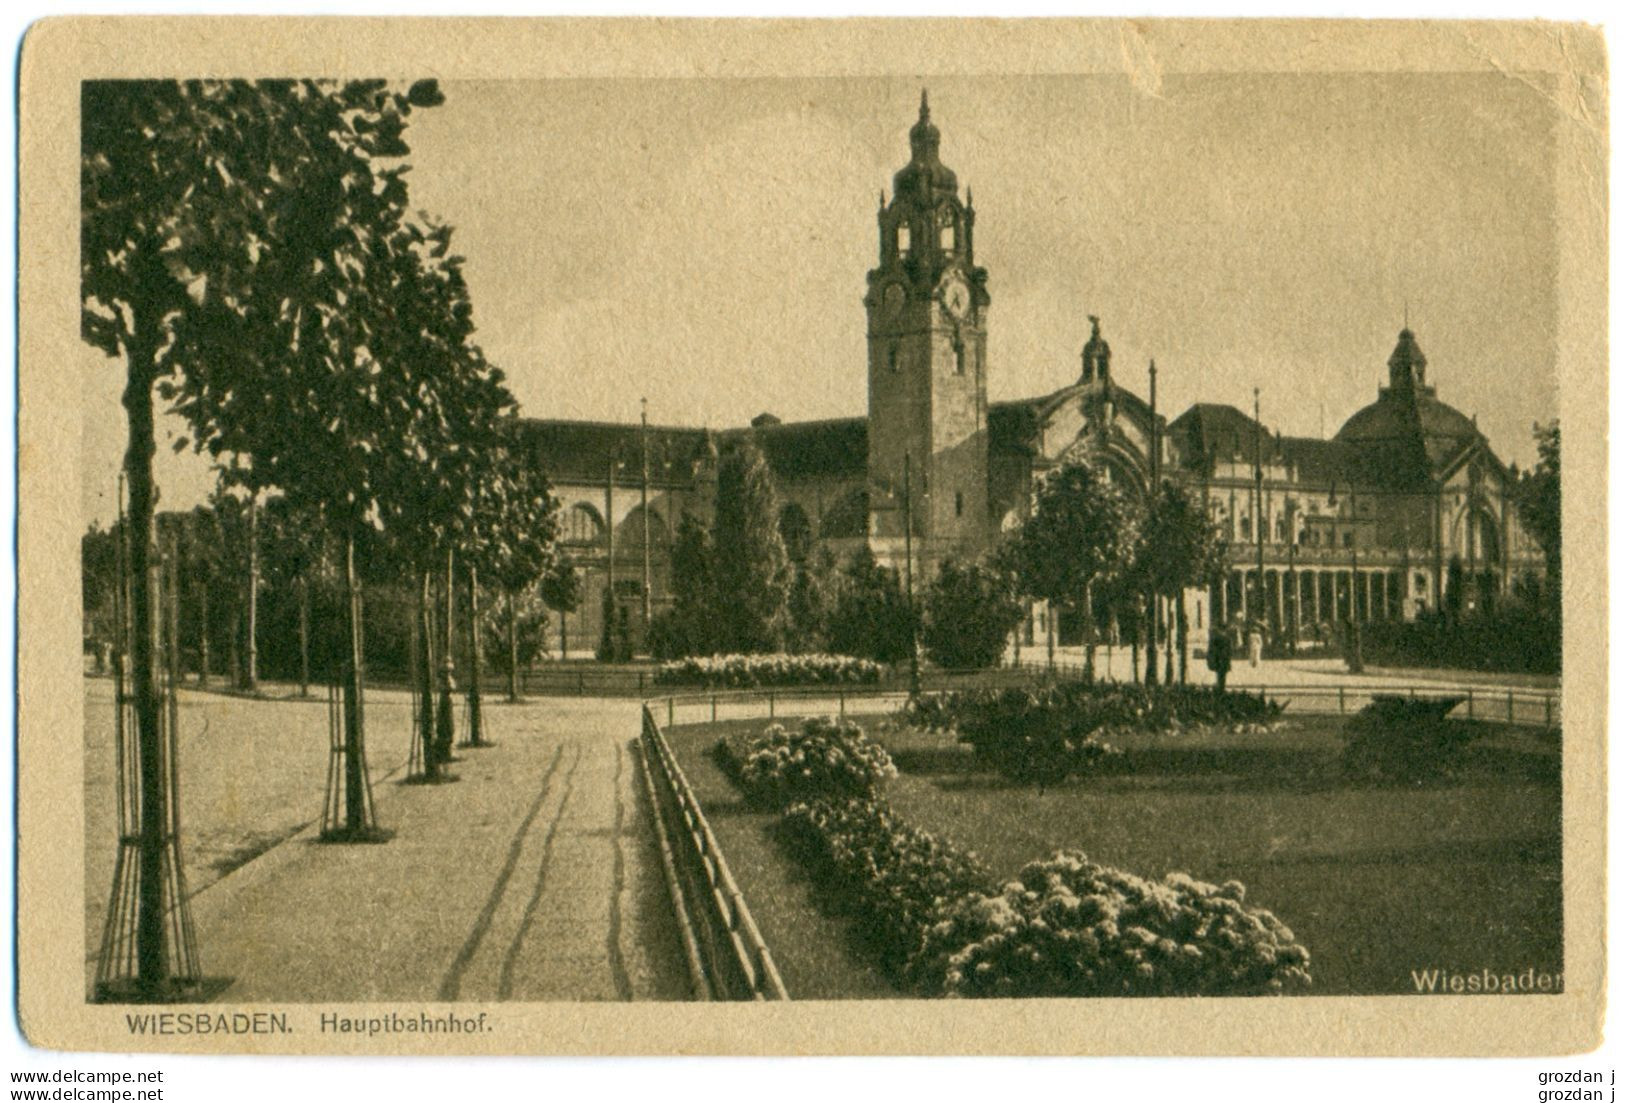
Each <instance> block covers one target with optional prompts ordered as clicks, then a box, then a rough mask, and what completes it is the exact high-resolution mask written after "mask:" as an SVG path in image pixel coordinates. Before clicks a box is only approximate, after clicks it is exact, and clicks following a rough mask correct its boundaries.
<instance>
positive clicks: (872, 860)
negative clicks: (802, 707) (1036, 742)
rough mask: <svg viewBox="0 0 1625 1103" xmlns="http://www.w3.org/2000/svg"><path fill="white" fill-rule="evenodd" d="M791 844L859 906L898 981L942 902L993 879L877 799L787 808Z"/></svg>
mask: <svg viewBox="0 0 1625 1103" xmlns="http://www.w3.org/2000/svg"><path fill="white" fill-rule="evenodd" d="M784 829H785V835H786V838H787V839H788V841H789V843H790V845H791V847H792V849H793V850H795V852H796V853H797V855H798V856H799V857H801V858H802V860H803V861H805V862H807V864H808V865H809V866H810V867H811V870H812V873H813V875H814V876H815V877H817V878H819V879H820V880H821V881H823V882H825V883H826V884H827V885H828V886H830V887H831V888H832V889H833V890H834V892H835V893H836V895H837V897H838V898H839V899H840V901H841V902H842V903H843V904H844V905H845V906H846V907H847V908H849V909H850V910H851V911H853V912H854V913H856V915H857V917H858V919H859V924H860V926H861V928H862V931H863V933H864V935H865V937H866V939H867V941H868V942H869V943H870V945H871V946H872V947H873V948H874V950H875V952H876V953H877V955H878V956H879V958H880V962H881V965H882V966H883V967H884V968H885V969H886V971H887V972H889V973H890V974H891V975H892V976H893V977H894V978H895V979H897V980H899V981H901V980H902V979H903V978H904V977H905V976H906V973H907V970H908V966H909V962H910V961H911V960H912V959H913V957H914V956H915V955H916V954H917V953H918V952H919V950H920V946H921V943H922V940H923V939H924V936H925V932H926V930H927V929H928V928H929V927H930V926H931V925H932V924H934V923H936V922H937V921H938V919H939V917H940V915H941V913H942V909H943V908H944V907H945V906H946V905H948V904H949V903H951V902H952V901H955V900H958V899H960V898H961V897H964V896H966V895H969V894H972V893H980V892H987V891H989V890H990V888H991V885H992V883H993V881H992V877H991V876H990V875H989V874H988V872H987V870H986V868H985V867H984V866H983V865H982V863H981V862H980V861H979V860H978V859H977V858H976V856H975V855H974V854H971V853H970V852H968V851H964V850H960V849H959V848H958V847H956V846H954V845H953V844H952V843H951V842H948V841H947V840H946V839H941V838H938V837H937V836H935V835H933V834H931V833H930V832H929V831H922V830H921V829H919V828H917V827H913V826H911V825H909V824H907V823H904V822H903V821H901V820H899V819H898V818H897V816H896V815H894V814H893V813H892V812H891V810H890V809H888V808H887V807H886V806H885V805H884V804H883V803H880V802H878V801H874V800H846V801H830V800H821V801H813V802H811V803H800V804H794V805H792V806H791V807H790V808H789V809H788V810H786V812H785V814H784Z"/></svg>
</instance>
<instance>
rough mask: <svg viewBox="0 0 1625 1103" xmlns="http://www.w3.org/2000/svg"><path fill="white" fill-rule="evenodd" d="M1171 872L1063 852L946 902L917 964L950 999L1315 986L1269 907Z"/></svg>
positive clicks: (924, 980)
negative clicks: (983, 890) (1148, 871)
mask: <svg viewBox="0 0 1625 1103" xmlns="http://www.w3.org/2000/svg"><path fill="white" fill-rule="evenodd" d="M1245 895H1246V889H1245V888H1244V887H1243V886H1242V885H1241V884H1240V883H1238V882H1235V881H1231V882H1227V883H1226V884H1224V885H1222V886H1216V885H1210V884H1206V883H1204V882H1201V881H1197V880H1194V879H1192V878H1190V877H1188V876H1186V875H1184V874H1180V873H1170V874H1168V875H1167V876H1166V877H1164V878H1163V879H1162V880H1161V881H1148V880H1145V879H1144V878H1141V877H1136V876H1134V875H1132V874H1129V873H1124V872H1123V871H1121V870H1117V869H1112V868H1111V867H1109V866H1103V865H1099V864H1097V863H1094V862H1091V861H1089V859H1088V858H1087V857H1085V856H1084V855H1083V854H1082V853H1080V852H1077V851H1063V852H1062V853H1059V854H1057V855H1056V856H1055V857H1054V858H1052V859H1050V860H1048V861H1043V862H1032V863H1030V864H1029V865H1027V866H1026V867H1025V868H1024V869H1022V871H1021V874H1020V876H1019V878H1018V879H1017V880H1015V881H1012V882H1010V883H1009V884H1007V885H1005V886H1004V889H1003V890H1002V891H1001V892H999V893H997V894H976V895H971V896H966V897H962V898H960V899H959V900H958V901H957V902H955V903H952V904H951V905H949V906H948V907H947V908H946V909H945V911H944V914H943V916H942V918H941V919H940V920H939V921H938V922H936V923H935V924H933V925H932V926H931V927H930V928H929V929H928V930H927V932H926V934H925V938H924V942H923V945H922V946H921V949H920V952H919V954H918V956H917V958H916V960H915V963H914V965H913V967H912V972H913V973H914V975H915V977H916V979H917V980H918V982H919V983H921V984H922V986H925V987H926V988H927V990H932V991H934V992H935V993H936V994H938V995H945V996H1008V997H1023V996H1026V997H1032V996H1239V995H1272V994H1279V993H1283V992H1289V991H1298V990H1302V989H1304V988H1307V987H1308V986H1309V983H1310V978H1309V951H1308V950H1307V949H1305V948H1304V947H1303V946H1300V945H1299V944H1298V943H1297V941H1296V939H1295V938H1294V937H1293V934H1292V931H1291V930H1289V929H1288V928H1287V927H1286V925H1285V924H1283V923H1282V922H1281V921H1280V920H1278V919H1276V918H1275V916H1273V915H1272V914H1270V913H1269V912H1268V911H1265V910H1264V909H1262V908H1250V907H1248V906H1247V905H1246V904H1244V903H1243V898H1244V897H1245Z"/></svg>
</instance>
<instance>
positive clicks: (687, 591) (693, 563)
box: [662, 509, 719, 657]
mask: <svg viewBox="0 0 1625 1103" xmlns="http://www.w3.org/2000/svg"><path fill="white" fill-rule="evenodd" d="M671 593H672V603H671V606H670V607H669V608H668V609H667V610H665V612H664V614H663V617H662V623H663V624H664V625H665V626H666V627H665V631H666V633H667V635H668V636H669V639H667V640H666V641H665V643H666V647H665V649H666V650H668V651H669V652H670V653H671V655H672V656H673V657H675V656H678V655H709V654H712V653H714V652H715V651H716V649H717V642H718V640H719V635H718V632H717V626H716V622H715V619H714V612H713V611H714V610H715V609H716V607H717V590H716V579H715V577H714V564H713V563H712V560H711V534H710V532H708V531H707V530H706V527H705V525H704V524H703V523H702V522H701V521H700V520H699V518H697V517H695V516H694V515H693V514H692V513H690V512H689V511H688V510H686V509H685V510H684V511H683V513H682V516H681V517H679V518H678V520H677V535H676V537H675V538H674V539H673V541H672V548H671Z"/></svg>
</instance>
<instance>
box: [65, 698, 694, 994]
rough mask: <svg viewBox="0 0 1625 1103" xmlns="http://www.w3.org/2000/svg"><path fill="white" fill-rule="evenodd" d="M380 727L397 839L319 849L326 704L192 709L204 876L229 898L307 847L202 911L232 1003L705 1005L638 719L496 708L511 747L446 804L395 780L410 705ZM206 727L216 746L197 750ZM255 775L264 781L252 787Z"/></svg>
mask: <svg viewBox="0 0 1625 1103" xmlns="http://www.w3.org/2000/svg"><path fill="white" fill-rule="evenodd" d="M103 685H105V683H103ZM94 694H95V685H94V684H93V688H92V695H93V696H94ZM188 696H189V697H190V696H193V695H188ZM367 708H368V712H367V719H368V746H369V757H370V760H371V763H372V767H373V776H374V788H375V794H376V799H377V805H378V815H379V821H380V823H381V825H382V826H384V827H385V828H388V829H391V830H393V831H394V832H395V837H394V839H393V840H392V841H390V842H388V843H386V844H383V845H375V846H367V845H363V846H333V845H324V844H321V843H318V842H316V841H314V831H313V830H304V831H301V830H300V827H301V824H305V823H308V822H309V821H310V820H311V819H312V817H313V815H314V814H315V813H316V812H317V811H318V810H319V807H320V801H321V783H322V778H323V777H324V775H325V770H326V759H325V747H326V739H327V735H326V709H325V705H323V704H317V705H309V704H306V703H303V702H297V701H280V700H278V701H245V700H240V699H233V698H224V697H208V696H206V695H203V696H201V697H200V698H199V699H197V700H190V701H183V707H182V711H183V719H182V733H183V740H182V782H181V786H182V800H183V813H184V814H185V816H186V820H185V821H184V822H185V825H186V828H185V830H186V843H187V865H188V873H189V877H191V876H195V877H196V878H197V879H198V880H199V881H209V880H211V877H210V873H211V871H213V870H214V869H215V868H216V866H212V865H211V864H210V863H211V862H214V863H216V864H218V861H219V856H220V855H221V854H224V853H229V852H230V848H231V847H233V846H237V847H242V846H245V845H254V844H253V841H252V840H254V839H256V838H262V837H269V836H277V837H280V838H282V839H285V840H286V841H283V842H281V843H280V844H279V845H276V846H274V848H273V849H271V850H270V852H269V853H265V854H264V855H263V856H261V857H259V858H257V859H256V860H254V861H251V862H249V863H248V864H246V865H244V866H242V868H240V869H237V870H236V871H235V872H233V873H230V874H229V875H227V876H225V877H224V878H223V879H222V878H221V876H220V874H219V873H218V872H215V873H214V876H213V878H212V880H217V881H218V882H219V883H218V884H215V885H214V886H213V887H212V888H210V889H208V890H207V891H204V892H201V893H199V894H197V895H196V896H195V898H194V902H193V914H194V919H195V922H196V924H197V930H198V941H199V946H200V955H201V957H202V961H203V966H204V971H205V973H206V974H208V975H210V976H218V977H226V978H230V979H231V984H230V986H229V987H228V988H227V989H226V990H225V991H224V993H223V994H222V995H221V996H220V997H219V998H220V999H222V1000H224V1001H228V1002H237V1001H250V1000H254V1001H271V1002H284V1001H288V1002H303V1001H335V1002H348V1001H358V1000H529V1001H539V1000H628V999H684V998H687V996H688V981H687V971H686V968H685V966H684V961H683V957H682V953H681V949H680V945H679V943H678V940H677V932H676V928H675V924H674V923H673V920H672V917H671V909H670V903H669V901H668V900H667V897H666V889H665V884H664V882H663V880H662V873H661V867H660V858H659V852H658V850H657V848H656V844H655V842H654V838H653V835H652V829H651V827H650V821H649V819H648V812H647V809H646V808H645V805H644V798H643V794H642V780H641V778H640V777H639V775H638V770H639V769H640V767H639V764H638V761H637V756H636V752H635V750H634V748H633V747H632V746H631V745H630V741H631V738H632V736H633V735H635V733H636V732H637V728H638V706H637V704H636V703H635V702H627V701H607V700H595V699H591V698H587V699H576V700H568V701H557V700H549V701H538V702H531V703H527V704H523V705H518V706H510V705H506V704H502V703H496V702H493V703H492V704H491V705H490V706H489V707H488V708H487V710H486V716H487V734H488V737H489V738H491V739H493V740H494V741H495V742H496V745H495V746H493V747H490V748H486V749H480V750H460V751H459V752H458V753H459V755H460V756H461V760H460V761H458V762H456V763H454V764H453V765H452V766H451V767H450V769H451V771H452V772H453V773H454V774H455V775H456V776H457V777H458V780H457V781H456V782H455V783H452V784H447V785H440V786H420V785H405V784H401V783H400V780H399V774H397V775H396V777H395V778H393V779H386V778H385V777H384V775H385V774H386V772H387V771H388V770H389V769H390V767H392V766H394V765H397V764H399V763H400V762H402V761H404V759H405V757H406V751H407V742H406V729H407V723H408V719H409V705H408V704H407V701H406V698H405V696H404V695H398V696H397V698H396V699H394V700H392V699H391V697H390V695H388V694H382V695H379V699H378V702H377V703H376V704H375V703H374V700H373V695H372V694H369V696H368V706H367ZM98 711H99V712H105V713H107V715H108V719H107V721H106V727H107V729H108V732H109V733H110V730H111V703H110V701H108V700H104V701H102V702H100V707H98V704H97V703H96V702H92V703H91V705H90V712H89V713H88V714H87V729H91V728H94V727H95V726H96V725H95V720H94V714H95V713H96V712H98ZM189 713H190V714H192V715H193V719H194V720H196V721H197V723H195V724H189V723H188V721H187V715H188V714H189ZM396 713H398V715H396ZM203 720H207V721H208V725H207V726H208V729H209V731H210V732H213V733H214V734H213V735H210V736H202V735H198V734H191V735H188V731H189V729H192V728H196V729H198V730H199V731H201V729H202V728H203V724H202V721H203ZM228 731H229V732H230V733H231V734H230V735H229V736H228V735H227V734H226V733H227V732H228ZM102 738H103V742H104V743H105V742H106V741H107V739H108V736H107V735H104V736H103V737H102ZM92 739H93V733H92V732H91V731H89V730H87V740H92ZM228 740H229V741H228ZM247 743H252V744H253V746H254V751H253V753H252V754H249V752H247V751H246V750H243V746H244V744H247ZM310 745H314V746H315V748H316V749H317V751H319V753H316V754H312V753H311V752H310ZM239 752H240V753H239ZM243 756H247V758H248V761H251V762H252V763H254V765H255V767H256V768H255V769H251V770H247V771H245V770H244V769H243V766H242V757H243ZM91 757H92V759H93V760H94V759H95V758H96V754H95V753H94V752H93V753H92V756H91ZM102 757H104V758H106V759H107V765H106V766H105V767H102V768H101V772H102V774H104V775H106V776H105V778H103V779H102V780H101V781H100V783H99V790H98V786H97V785H96V784H93V785H92V787H91V788H92V791H93V793H94V792H97V791H103V792H105V793H106V794H107V795H106V796H105V798H104V799H102V800H101V801H99V802H98V801H97V800H96V799H94V798H93V799H92V801H91V807H90V809H87V812H90V813H92V814H93V816H94V815H95V814H96V812H97V805H98V803H100V804H103V805H110V803H111V795H110V794H111V790H110V789H109V788H108V786H109V785H110V775H111V751H110V749H106V748H103V754H102ZM305 758H311V759H313V763H310V764H307V763H306V762H305V761H304V759H305ZM293 759H297V760H298V764H297V766H294V765H293V762H292V760H293ZM272 763H277V764H279V765H281V766H283V767H284V768H283V769H281V770H271V769H269V766H270V765H271V764H272ZM94 769H95V768H94V767H87V772H91V771H93V770H94ZM268 778H275V779H276V780H275V782H274V783H273V782H272V781H269V780H267V779H268ZM87 780H88V779H87ZM100 818H102V819H103V820H104V823H105V832H104V834H105V835H106V838H105V839H104V840H103V841H102V842H101V844H99V849H100V850H101V851H105V854H104V855H102V856H101V857H100V866H101V869H100V871H96V870H92V869H89V868H87V882H88V886H87V891H89V893H90V895H89V896H88V897H87V900H88V901H89V903H90V905H91V908H90V909H87V910H94V911H95V913H96V914H95V915H94V916H87V938H90V939H94V938H97V937H99V933H100V913H101V907H102V905H103V903H104V902H105V896H106V891H107V882H108V879H109V878H110V877H111V863H112V853H113V847H112V841H111V819H112V817H111V814H110V812H108V811H107V810H105V809H103V810H101V813H100ZM290 835H292V837H291V838H289V836H290ZM97 836H98V833H96V832H92V841H91V842H90V843H89V844H88V845H89V847H90V853H91V854H92V855H94V854H98V844H97V843H96V842H95V841H94V840H95V839H96V838H97ZM211 856H212V857H211ZM87 857H88V855H87ZM88 866H89V863H88V862H87V867H88ZM191 887H192V888H193V889H194V890H195V889H197V888H198V887H199V885H198V884H196V883H194V884H193V885H192V886H191ZM92 968H93V965H92Z"/></svg>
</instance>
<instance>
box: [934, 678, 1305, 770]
mask: <svg viewBox="0 0 1625 1103" xmlns="http://www.w3.org/2000/svg"><path fill="white" fill-rule="evenodd" d="M1285 708H1286V706H1285V705H1284V704H1282V703H1281V702H1279V701H1268V700H1263V699H1261V698H1259V697H1255V696H1251V695H1248V694H1244V693H1223V694H1220V693H1214V692H1213V691H1211V690H1208V689H1199V688H1195V687H1191V686H1167V687H1161V688H1157V687H1146V686H1139V685H1121V684H1115V683H1114V684H1110V685H1100V684H1096V685H1088V684H1084V683H1080V682H1064V683H1058V684H1055V685H1049V686H1041V687H1038V688H1036V689H972V690H963V691H960V692H956V693H947V694H941V695H938V696H936V697H922V698H920V699H919V700H917V701H915V702H912V703H910V704H909V705H908V706H907V707H906V709H905V716H906V717H907V719H908V720H909V722H910V723H913V724H914V725H915V726H917V727H922V728H927V729H930V730H936V731H957V732H958V733H959V738H960V741H961V742H964V743H969V744H970V745H971V746H972V747H973V748H975V750H976V753H977V755H978V756H980V757H981V758H982V759H984V760H985V761H987V762H988V763H989V764H990V765H992V766H993V767H994V768H995V769H997V770H998V771H999V772H1000V773H1002V774H1004V775H1005V776H1007V777H1009V778H1012V779H1013V780H1017V781H1028V782H1038V783H1041V784H1056V783H1059V782H1061V781H1064V780H1066V779H1067V778H1068V777H1072V776H1076V775H1081V774H1087V773H1091V772H1094V771H1097V770H1100V769H1102V768H1107V767H1110V766H1111V765H1112V764H1113V762H1114V761H1116V759H1117V757H1118V752H1117V750H1116V749H1115V748H1114V747H1112V745H1111V743H1110V742H1109V740H1110V739H1111V738H1113V737H1119V736H1121V735H1124V734H1128V733H1140V732H1178V731H1182V730H1189V729H1191V728H1212V727H1222V728H1224V729H1226V730H1256V729H1263V728H1268V727H1270V726H1272V725H1274V724H1275V723H1277V722H1278V721H1279V719H1280V716H1281V713H1282V712H1283V711H1284V710H1285Z"/></svg>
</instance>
